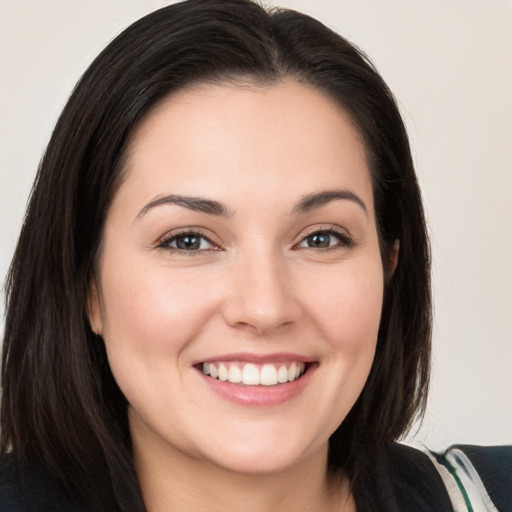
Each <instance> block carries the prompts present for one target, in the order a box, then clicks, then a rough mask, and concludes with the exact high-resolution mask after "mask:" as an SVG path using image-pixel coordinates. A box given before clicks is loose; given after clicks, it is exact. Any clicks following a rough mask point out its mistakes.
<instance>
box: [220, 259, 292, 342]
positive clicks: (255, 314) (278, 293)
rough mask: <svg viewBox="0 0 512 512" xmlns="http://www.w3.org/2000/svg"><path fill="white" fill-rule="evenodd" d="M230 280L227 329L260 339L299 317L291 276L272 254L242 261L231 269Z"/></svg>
mask: <svg viewBox="0 0 512 512" xmlns="http://www.w3.org/2000/svg"><path fill="white" fill-rule="evenodd" d="M229 281H230V283H229V292H228V297H226V300H225V301H224V305H223V315H224V319H225V321H226V322H227V323H228V324H229V325H230V326H232V327H236V328H239V329H245V330H247V331H250V332H252V333H254V334H256V335H260V336H261V335H266V334H269V333H271V332H273V331H275V330H276V329H282V328H285V327H286V326H291V325H292V324H294V323H296V322H297V320H298V319H299V318H300V317H301V314H302V311H301V308H300V304H299V300H298V297H297V296H296V293H295V291H294V281H293V278H292V276H291V273H290V271H289V269H287V266H286V264H285V263H284V262H283V261H281V260H280V259H279V258H278V257H276V256H275V255H273V254H269V255H267V256H264V255H262V254H259V255H252V257H247V258H244V259H243V261H241V262H238V264H236V265H234V267H232V268H231V272H230V277H229Z"/></svg>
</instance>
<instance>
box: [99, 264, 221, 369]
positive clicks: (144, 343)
mask: <svg viewBox="0 0 512 512" xmlns="http://www.w3.org/2000/svg"><path fill="white" fill-rule="evenodd" d="M104 269H105V270H106V271H105V272H104V273H103V276H104V278H103V282H102V297H103V300H102V303H103V309H102V317H103V323H104V339H105V342H106V345H107V351H108V352H109V357H110V358H111V359H114V358H119V359H121V358H123V359H128V358H129V359H136V361H134V364H137V365H142V364H151V365H155V364H157V363H162V362H163V358H164V357H166V356H170V355H175V354H177V353H179V352H180V351H181V350H182V349H183V348H184V347H185V346H186V345H187V343H188V341H190V340H191V339H193V338H194V337H195V336H196V335H197V333H198V332H199V331H200V330H201V328H202V326H203V325H204V324H205V319H206V318H207V317H208V316H209V315H210V314H211V313H212V312H213V311H214V310H215V309H216V293H215V286H214V283H211V282H209V280H208V276H207V275H206V276H203V275H202V274H203V273H202V272H201V271H198V270H197V269H195V272H189V271H187V270H176V269H162V268H161V266H160V267H158V268H156V267H155V268H151V267H149V268H147V267H144V266H137V265H131V266H130V265H123V264H122V262H119V261H117V260H116V265H107V264H105V266H104ZM127 275H129V276H130V279H126V276H127ZM210 281H211V278H210ZM132 362H133V361H132ZM111 364H112V365H115V364H116V362H115V361H111Z"/></svg>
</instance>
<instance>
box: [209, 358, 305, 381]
mask: <svg viewBox="0 0 512 512" xmlns="http://www.w3.org/2000/svg"><path fill="white" fill-rule="evenodd" d="M201 369H202V371H203V373H204V374H205V375H208V376H210V377H212V378H213V379H217V380H220V381H222V382H230V383H232V384H244V385H246V386H276V385H278V384H284V383H286V382H293V381H295V380H297V379H298V378H300V377H301V376H302V375H303V374H304V372H305V370H306V365H305V363H302V362H299V361H289V362H279V363H266V364H253V363H243V362H238V361H229V362H220V361H219V362H210V363H202V366H201Z"/></svg>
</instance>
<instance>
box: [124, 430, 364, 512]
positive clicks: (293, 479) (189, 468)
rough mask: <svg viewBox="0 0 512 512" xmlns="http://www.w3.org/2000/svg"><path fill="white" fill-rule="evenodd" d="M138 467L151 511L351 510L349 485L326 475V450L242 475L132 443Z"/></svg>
mask: <svg viewBox="0 0 512 512" xmlns="http://www.w3.org/2000/svg"><path fill="white" fill-rule="evenodd" d="M133 441H134V442H133V448H134V458H135V468H136V471H137V474H138V477H139V482H140V486H141V490H142V495H143V498H144V503H145V505H146V510H147V511H148V512H164V511H168V510H180V512H192V511H194V512H196V511H197V510H208V511H209V512H225V511H226V510H229V511H230V512H242V511H243V512H267V511H268V512H270V511H275V510H286V511H289V512H320V511H321V512H349V511H350V512H353V511H355V506H354V503H353V499H352V496H351V493H350V488H349V484H348V482H347V480H346V479H344V478H342V477H338V478H334V477H329V476H328V475H327V471H326V467H327V446H325V447H323V448H322V450H319V451H318V452H317V453H314V454H313V455H312V456H310V457H308V458H307V459H304V460H303V461H300V462H298V463H297V464H294V465H293V467H289V468H285V469H283V470H280V471H275V472H269V473H239V472H234V471H230V470H229V469H226V468H223V467H220V466H218V465H215V464H214V463H212V462H211V461H207V460H202V459H199V458H193V457H190V455H189V454H185V453H183V452H181V451H178V450H175V449H173V448H167V449H163V450H162V446H156V445H155V446H151V445H148V443H147V442H145V443H143V446H144V449H142V445H141V443H138V442H137V436H135V438H134V440H133Z"/></svg>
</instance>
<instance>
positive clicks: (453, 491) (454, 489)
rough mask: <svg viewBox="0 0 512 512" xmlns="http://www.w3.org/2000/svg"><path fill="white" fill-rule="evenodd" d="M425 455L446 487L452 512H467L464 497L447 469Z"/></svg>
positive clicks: (428, 454)
mask: <svg viewBox="0 0 512 512" xmlns="http://www.w3.org/2000/svg"><path fill="white" fill-rule="evenodd" d="M425 455H427V457H428V458H429V459H430V462H432V464H433V465H434V467H435V468H436V469H437V472H438V473H439V475H440V476H441V478H442V480H443V483H444V485H445V487H446V491H447V492H448V496H449V497H450V501H451V503H452V507H453V510H454V512H468V507H467V506H466V500H465V499H464V496H463V495H462V493H461V492H460V489H459V486H458V484H457V482H456V481H455V478H453V476H452V475H451V474H450V472H449V471H448V469H446V468H445V467H444V466H443V465H442V464H440V463H439V462H437V460H436V459H435V457H434V456H433V455H432V454H431V453H430V452H428V451H427V452H425Z"/></svg>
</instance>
